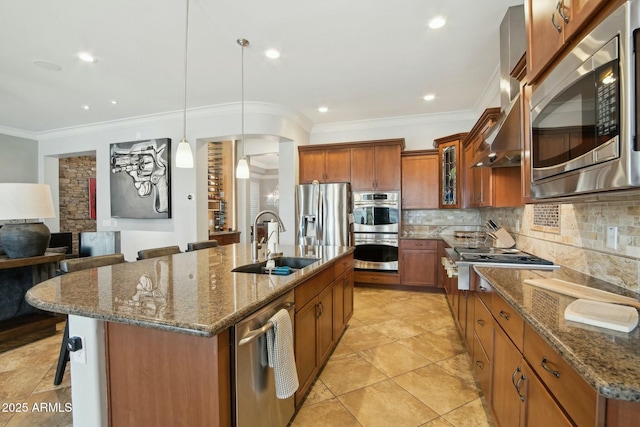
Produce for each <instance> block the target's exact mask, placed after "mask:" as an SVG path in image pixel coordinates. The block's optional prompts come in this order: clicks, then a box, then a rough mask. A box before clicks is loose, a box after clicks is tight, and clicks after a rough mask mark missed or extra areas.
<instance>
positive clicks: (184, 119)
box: [182, 0, 189, 140]
mask: <svg viewBox="0 0 640 427" xmlns="http://www.w3.org/2000/svg"><path fill="white" fill-rule="evenodd" d="M188 50H189V0H187V16H186V20H185V25H184V111H183V116H182V123H183V129H182V135H183V139H185V140H186V139H187V56H188V55H187V53H188Z"/></svg>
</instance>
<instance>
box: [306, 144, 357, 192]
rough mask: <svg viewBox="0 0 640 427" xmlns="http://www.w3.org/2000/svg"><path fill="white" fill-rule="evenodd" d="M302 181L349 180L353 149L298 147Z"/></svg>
mask: <svg viewBox="0 0 640 427" xmlns="http://www.w3.org/2000/svg"><path fill="white" fill-rule="evenodd" d="M298 156H299V160H300V183H301V184H310V183H311V182H313V181H314V180H317V181H319V182H349V180H350V179H351V150H350V149H349V148H340V147H332V148H315V147H313V146H304V147H298Z"/></svg>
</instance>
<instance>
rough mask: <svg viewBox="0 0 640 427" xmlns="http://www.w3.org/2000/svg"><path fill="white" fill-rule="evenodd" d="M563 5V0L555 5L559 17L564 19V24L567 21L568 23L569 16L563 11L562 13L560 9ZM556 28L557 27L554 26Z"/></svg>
mask: <svg viewBox="0 0 640 427" xmlns="http://www.w3.org/2000/svg"><path fill="white" fill-rule="evenodd" d="M563 6H564V0H560V1H559V2H558V6H557V8H558V14H559V15H560V17H561V18H562V19H564V23H565V24H568V23H569V17H568V16H567V15H565V14H564V13H562V9H563V8H564V7H563ZM556 28H557V27H556Z"/></svg>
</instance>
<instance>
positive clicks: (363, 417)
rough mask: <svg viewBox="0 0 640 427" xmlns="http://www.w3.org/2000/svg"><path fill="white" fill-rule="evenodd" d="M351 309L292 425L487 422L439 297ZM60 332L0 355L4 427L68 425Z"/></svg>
mask: <svg viewBox="0 0 640 427" xmlns="http://www.w3.org/2000/svg"><path fill="white" fill-rule="evenodd" d="M354 305H355V311H354V315H353V318H352V319H351V321H350V322H349V328H348V329H347V331H346V332H345V334H344V336H343V337H342V340H341V341H340V343H339V344H338V347H337V348H336V350H335V352H334V353H333V355H332V356H331V358H330V359H329V361H328V362H327V364H326V366H325V367H324V369H323V371H322V373H321V374H320V377H319V379H318V380H317V381H316V383H315V384H314V386H313V388H312V390H311V392H310V393H309V395H308V396H307V399H306V401H305V402H304V405H303V407H302V408H301V409H300V411H299V412H298V414H297V415H296V417H295V419H294V421H293V423H292V427H312V426H391V425H393V426H430V427H444V426H449V427H450V426H456V427H466V426H493V422H492V420H491V418H490V416H489V415H487V413H486V412H485V405H484V399H483V398H482V394H481V392H480V390H479V389H478V387H477V386H476V384H475V382H474V379H473V376H472V374H471V364H470V360H469V356H468V354H467V352H466V349H465V347H464V345H463V344H462V341H461V339H460V336H459V334H458V332H457V330H456V328H455V325H454V323H453V318H452V317H451V313H450V312H449V308H448V307H447V303H446V301H445V297H444V295H442V294H430V293H419V292H407V291H392V290H381V289H372V288H359V287H358V288H356V289H355V296H354ZM63 328H64V323H60V324H58V333H57V335H55V336H53V337H49V338H46V339H42V340H39V341H37V342H34V343H31V344H27V345H24V346H22V347H18V348H16V349H13V350H9V351H6V352H3V353H0V405H2V407H0V426H6V427H19V426H25V427H27V426H28V427H32V426H46V427H49V426H71V425H72V416H71V413H70V412H66V410H65V409H66V407H65V404H69V403H70V402H71V386H70V375H69V372H68V371H67V373H66V375H65V378H64V381H63V383H62V384H61V385H60V386H57V387H56V386H54V385H53V376H54V373H55V369H56V362H57V358H58V351H59V346H60V340H61V339H62V332H63ZM11 404H20V405H19V406H15V405H14V406H11ZM43 404H44V405H45V406H43ZM20 408H26V412H18V411H17V410H18V409H20Z"/></svg>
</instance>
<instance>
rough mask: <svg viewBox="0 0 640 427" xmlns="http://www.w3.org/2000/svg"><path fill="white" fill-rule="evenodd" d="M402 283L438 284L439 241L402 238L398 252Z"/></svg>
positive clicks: (430, 285) (435, 285)
mask: <svg viewBox="0 0 640 427" xmlns="http://www.w3.org/2000/svg"><path fill="white" fill-rule="evenodd" d="M398 260H399V270H400V284H401V285H410V286H427V287H433V288H435V287H437V286H438V266H439V265H440V263H439V260H438V241H437V240H426V239H401V240H400V247H399V253H398Z"/></svg>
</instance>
